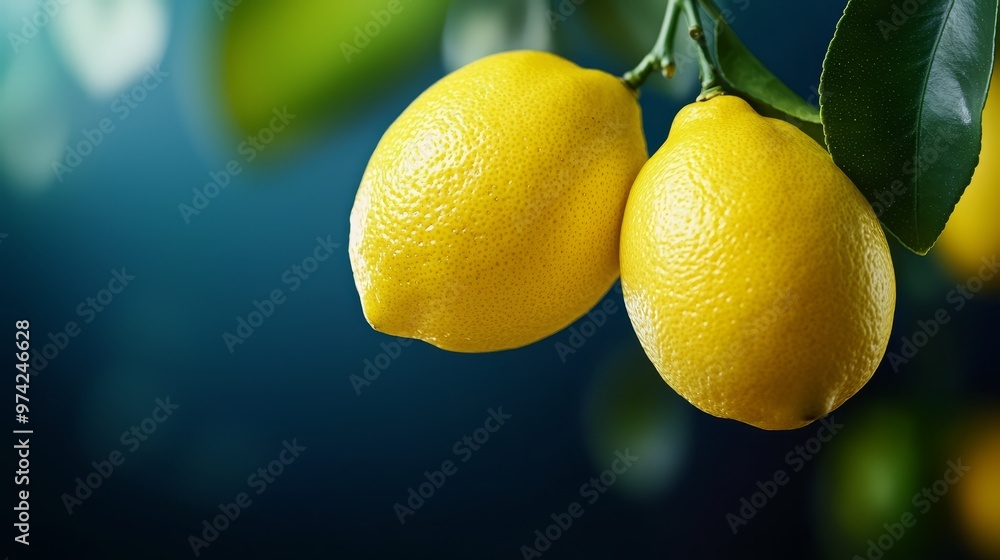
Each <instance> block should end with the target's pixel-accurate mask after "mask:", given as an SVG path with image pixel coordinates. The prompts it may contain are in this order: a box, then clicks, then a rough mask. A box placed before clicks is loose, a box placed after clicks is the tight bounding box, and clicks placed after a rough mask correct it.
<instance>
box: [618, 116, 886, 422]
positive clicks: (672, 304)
mask: <svg viewBox="0 0 1000 560" xmlns="http://www.w3.org/2000/svg"><path fill="white" fill-rule="evenodd" d="M621 238H622V239H621V243H622V245H621V277H622V288H623V293H624V296H625V304H626V307H627V309H628V314H629V317H630V318H631V320H632V325H633V327H634V328H635V331H636V333H637V335H638V337H639V341H640V342H641V343H642V346H643V348H644V349H645V351H646V354H647V355H648V356H649V358H650V360H651V361H652V362H653V364H654V365H655V366H656V368H657V370H658V371H659V372H660V375H661V376H662V377H663V379H664V380H665V381H666V382H667V383H668V384H669V385H670V386H671V387H673V388H674V390H676V391H677V392H678V393H680V395H681V396H683V397H684V398H686V399H687V400H688V401H690V402H691V403H692V404H694V405H695V406H697V407H698V408H700V409H702V410H704V411H705V412H708V413H710V414H713V415H716V416H720V417H724V418H732V419H736V420H739V421H742V422H745V423H747V424H751V425H753V426H757V427H760V428H765V429H791V428H796V427H800V426H803V425H806V424H808V423H809V422H811V421H813V420H815V419H816V418H819V417H822V416H824V415H826V414H828V413H829V412H830V411H832V410H834V409H835V408H837V407H838V406H840V404H841V403H843V402H844V401H845V400H847V398H849V397H850V396H851V395H853V394H854V393H855V392H857V391H858V389H860V388H861V387H862V386H863V385H864V384H865V383H866V382H867V381H868V379H869V378H870V377H871V375H872V373H873V372H874V370H875V368H876V366H877V365H878V363H879V361H880V360H881V358H882V355H883V353H884V352H885V347H886V344H887V343H888V339H889V331H890V329H891V326H892V314H893V309H894V307H895V299H896V296H895V278H894V276H893V269H892V261H891V260H890V258H889V248H888V245H887V243H886V239H885V234H884V233H883V232H882V229H881V227H880V225H879V223H878V220H877V219H876V217H875V214H874V212H873V211H872V209H871V207H870V206H869V205H868V203H867V202H866V201H865V199H864V197H863V196H862V195H861V193H860V192H858V190H857V189H856V188H855V187H854V185H853V184H852V183H851V181H850V180H849V179H848V178H847V177H846V176H845V175H844V174H843V173H842V172H841V171H840V169H838V168H837V166H836V165H835V164H834V163H833V160H832V159H831V157H830V155H829V154H828V153H827V152H826V151H825V150H824V149H823V148H821V147H820V146H819V145H818V144H816V143H815V142H814V141H813V140H812V139H810V138H809V137H808V136H806V135H805V134H804V133H803V132H801V131H799V130H798V129H797V128H795V127H794V126H792V125H790V124H788V123H786V122H783V121H778V120H774V119H769V118H764V117H761V116H759V115H758V114H757V113H755V112H754V111H753V109H751V108H750V106H749V105H747V103H746V102H744V101H743V100H741V99H739V98H737V97H732V96H720V97H716V98H713V99H711V100H709V101H706V102H702V103H695V104H692V105H688V106H687V107H685V108H684V109H682V110H681V111H680V112H679V113H678V114H677V117H676V118H675V120H674V123H673V126H672V127H671V130H670V135H669V137H668V139H667V142H666V143H665V144H664V145H663V147H661V148H660V150H659V151H657V153H656V154H654V155H653V157H652V158H651V159H650V160H649V162H648V163H647V164H646V165H645V166H644V167H643V169H642V171H641V172H640V173H639V176H638V177H637V178H636V182H635V185H634V186H633V188H632V192H631V194H630V196H629V200H628V206H627V207H626V210H625V219H624V222H623V225H622V233H621Z"/></svg>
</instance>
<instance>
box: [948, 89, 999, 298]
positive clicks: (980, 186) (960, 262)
mask: <svg viewBox="0 0 1000 560" xmlns="http://www.w3.org/2000/svg"><path fill="white" fill-rule="evenodd" d="M998 70H1000V69H997V70H994V72H993V81H992V83H991V85H990V95H989V97H988V98H987V99H986V108H985V110H984V111H983V147H982V150H981V151H980V156H979V165H978V166H977V167H976V172H975V174H974V175H973V176H972V183H970V184H969V186H968V187H967V188H966V190H965V193H964V194H963V195H962V199H961V200H960V201H959V203H958V205H957V206H956V207H955V211H954V213H952V215H951V217H950V218H949V219H948V225H947V227H945V228H944V232H943V233H942V234H941V238H940V239H938V242H937V246H938V247H940V251H938V254H940V255H941V256H942V257H944V259H945V262H946V263H947V264H948V265H949V268H951V270H952V271H953V272H954V273H955V275H956V276H958V277H960V278H968V277H971V276H975V275H978V274H979V271H980V270H981V269H982V270H984V272H986V273H988V274H992V273H993V268H994V267H995V266H996V265H993V264H992V263H996V262H997V261H998V260H1000V219H997V209H1000V159H998V158H997V152H998V151H1000V71H998ZM984 259H985V261H984ZM984 266H985V267H986V268H985V269H984V268H983V267H984ZM988 284H992V285H994V287H996V288H1000V279H997V281H995V282H989V283H988Z"/></svg>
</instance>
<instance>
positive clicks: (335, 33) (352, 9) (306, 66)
mask: <svg viewBox="0 0 1000 560" xmlns="http://www.w3.org/2000/svg"><path fill="white" fill-rule="evenodd" d="M447 7H448V3H447V2H446V1H444V0H431V1H426V2H413V1H403V0H352V1H351V2H346V1H336V2H328V1H325V0H283V1H282V2H244V3H242V4H240V5H237V6H234V7H233V9H232V11H231V12H229V13H226V12H223V13H221V14H220V17H223V18H224V21H225V23H224V25H225V28H224V31H223V34H222V76H221V79H222V91H223V96H224V100H225V102H226V106H227V107H228V108H229V111H230V113H231V116H232V118H233V120H234V122H235V124H236V126H237V128H238V129H239V131H240V132H242V133H244V134H256V133H258V132H259V131H260V130H262V129H264V128H266V127H268V125H269V123H270V121H271V118H272V116H273V114H272V111H273V110H275V109H279V110H280V109H281V108H283V107H287V108H288V111H289V112H291V113H293V114H295V115H296V120H295V121H294V123H293V124H292V125H291V126H290V127H289V129H288V131H283V132H282V133H281V134H279V135H277V136H276V140H275V142H276V143H285V142H287V141H288V140H289V139H290V138H294V137H297V136H301V135H302V134H305V133H308V132H310V131H311V130H313V129H315V128H317V127H319V126H321V125H323V124H327V123H329V122H330V120H331V119H335V118H336V117H338V116H342V115H345V114H350V113H351V112H352V111H354V110H355V109H356V107H357V105H358V104H360V103H362V102H364V101H365V100H367V99H370V98H372V97H373V96H374V95H375V94H377V93H378V92H379V91H380V90H382V89H384V88H391V87H392V84H393V83H394V82H396V81H398V80H400V79H403V78H404V77H405V75H407V74H408V73H409V71H411V70H412V69H413V68H414V67H415V66H416V65H417V64H419V63H420V62H421V61H422V60H426V59H427V58H428V57H429V56H431V55H433V54H436V51H437V45H438V41H437V37H438V36H439V33H440V31H441V27H442V25H443V21H444V14H445V11H446V9H447Z"/></svg>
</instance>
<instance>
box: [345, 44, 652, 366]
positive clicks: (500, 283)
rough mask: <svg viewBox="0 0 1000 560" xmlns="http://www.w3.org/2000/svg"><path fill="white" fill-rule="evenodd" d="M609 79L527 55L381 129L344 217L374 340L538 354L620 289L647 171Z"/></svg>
mask: <svg viewBox="0 0 1000 560" xmlns="http://www.w3.org/2000/svg"><path fill="white" fill-rule="evenodd" d="M646 158H647V152H646V141H645V138H644V137H643V133H642V123H641V116H640V111H639V105H638V103H637V101H636V98H635V95H634V94H633V92H632V91H631V90H630V89H629V88H628V87H627V86H626V85H625V84H624V82H622V81H621V80H620V79H618V78H616V77H614V76H611V75H610V74H607V73H604V72H600V71H597V70H588V69H582V68H580V67H578V66H576V65H575V64H573V63H571V62H568V61H566V60H564V59H562V58H559V57H557V56H554V55H551V54H547V53H541V52H531V51H517V52H508V53H502V54H498V55H493V56H490V57H486V58H483V59H481V60H479V61H477V62H474V63H472V64H470V65H468V66H465V67H463V68H461V69H459V70H457V71H455V72H453V73H452V74H450V75H448V76H446V77H445V78H443V79H442V80H441V81H439V82H438V83H436V84H434V85H433V86H431V87H430V88H429V89H428V90H427V91H425V92H424V93H423V94H422V95H421V96H420V97H419V98H417V100H416V101H414V102H413V103H412V104H411V105H410V106H409V107H408V108H407V109H406V111H404V112H403V114H402V115H400V117H399V118H398V119H397V120H396V122H394V123H393V124H392V126H391V127H389V130H388V131H386V133H385V135H384V136H383V137H382V140H381V142H379V145H378V147H377V148H376V149H375V153H374V154H373V155H372V157H371V160H370V161H369V163H368V168H367V169H366V170H365V173H364V176H363V178H362V180H361V187H360V188H359V190H358V194H357V198H356V199H355V202H354V208H353V210H352V211H351V235H350V257H351V266H352V269H353V271H354V280H355V284H356V286H357V288H358V293H359V294H360V295H361V304H362V307H363V308H364V313H365V317H366V318H367V319H368V322H369V323H371V325H372V327H374V328H375V329H376V330H378V331H381V332H384V333H388V334H393V335H397V336H404V337H409V338H417V339H421V340H425V341H427V342H429V343H431V344H434V345H435V346H438V347H440V348H444V349H446V350H454V351H459V352H487V351H494V350H504V349H508V348H516V347H519V346H524V345H526V344H530V343H532V342H535V341H537V340H539V339H541V338H544V337H546V336H548V335H551V334H553V333H555V332H557V331H559V330H561V329H562V328H564V327H566V326H567V325H569V324H570V323H571V322H573V321H574V320H575V319H577V318H578V317H580V316H581V315H583V314H584V313H585V312H586V311H587V310H588V309H590V308H591V307H593V305H594V304H595V303H597V301H598V300H599V299H600V298H601V296H602V295H603V294H604V293H605V292H607V290H608V289H609V288H610V287H611V285H612V284H613V283H614V282H615V280H616V279H617V277H618V247H619V233H620V230H621V220H622V215H623V214H624V211H625V202H626V200H627V198H628V191H629V188H630V187H631V185H632V181H633V180H634V179H635V176H636V174H637V173H638V172H639V169H640V168H641V167H642V165H643V163H644V162H645V161H646Z"/></svg>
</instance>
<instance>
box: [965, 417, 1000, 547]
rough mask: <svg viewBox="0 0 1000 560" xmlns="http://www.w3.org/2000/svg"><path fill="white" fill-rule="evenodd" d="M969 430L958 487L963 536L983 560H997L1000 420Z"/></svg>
mask: <svg viewBox="0 0 1000 560" xmlns="http://www.w3.org/2000/svg"><path fill="white" fill-rule="evenodd" d="M977 420H978V421H977V423H976V424H975V425H972V426H968V427H967V428H966V429H967V434H966V436H965V437H964V439H965V440H966V441H965V443H964V449H962V454H961V456H960V457H961V459H962V461H961V462H962V463H964V464H965V465H967V466H968V467H969V472H968V474H966V475H964V477H963V478H964V480H962V481H961V482H959V483H958V484H957V490H958V496H957V501H956V505H957V508H958V517H959V520H960V521H961V526H962V529H963V533H964V536H965V538H966V540H967V541H968V543H969V544H970V545H971V546H972V548H974V549H975V550H976V551H977V552H978V553H979V556H980V557H982V558H1000V417H998V416H997V415H996V413H995V412H994V413H993V414H992V415H991V416H986V417H984V418H980V419H977Z"/></svg>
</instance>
